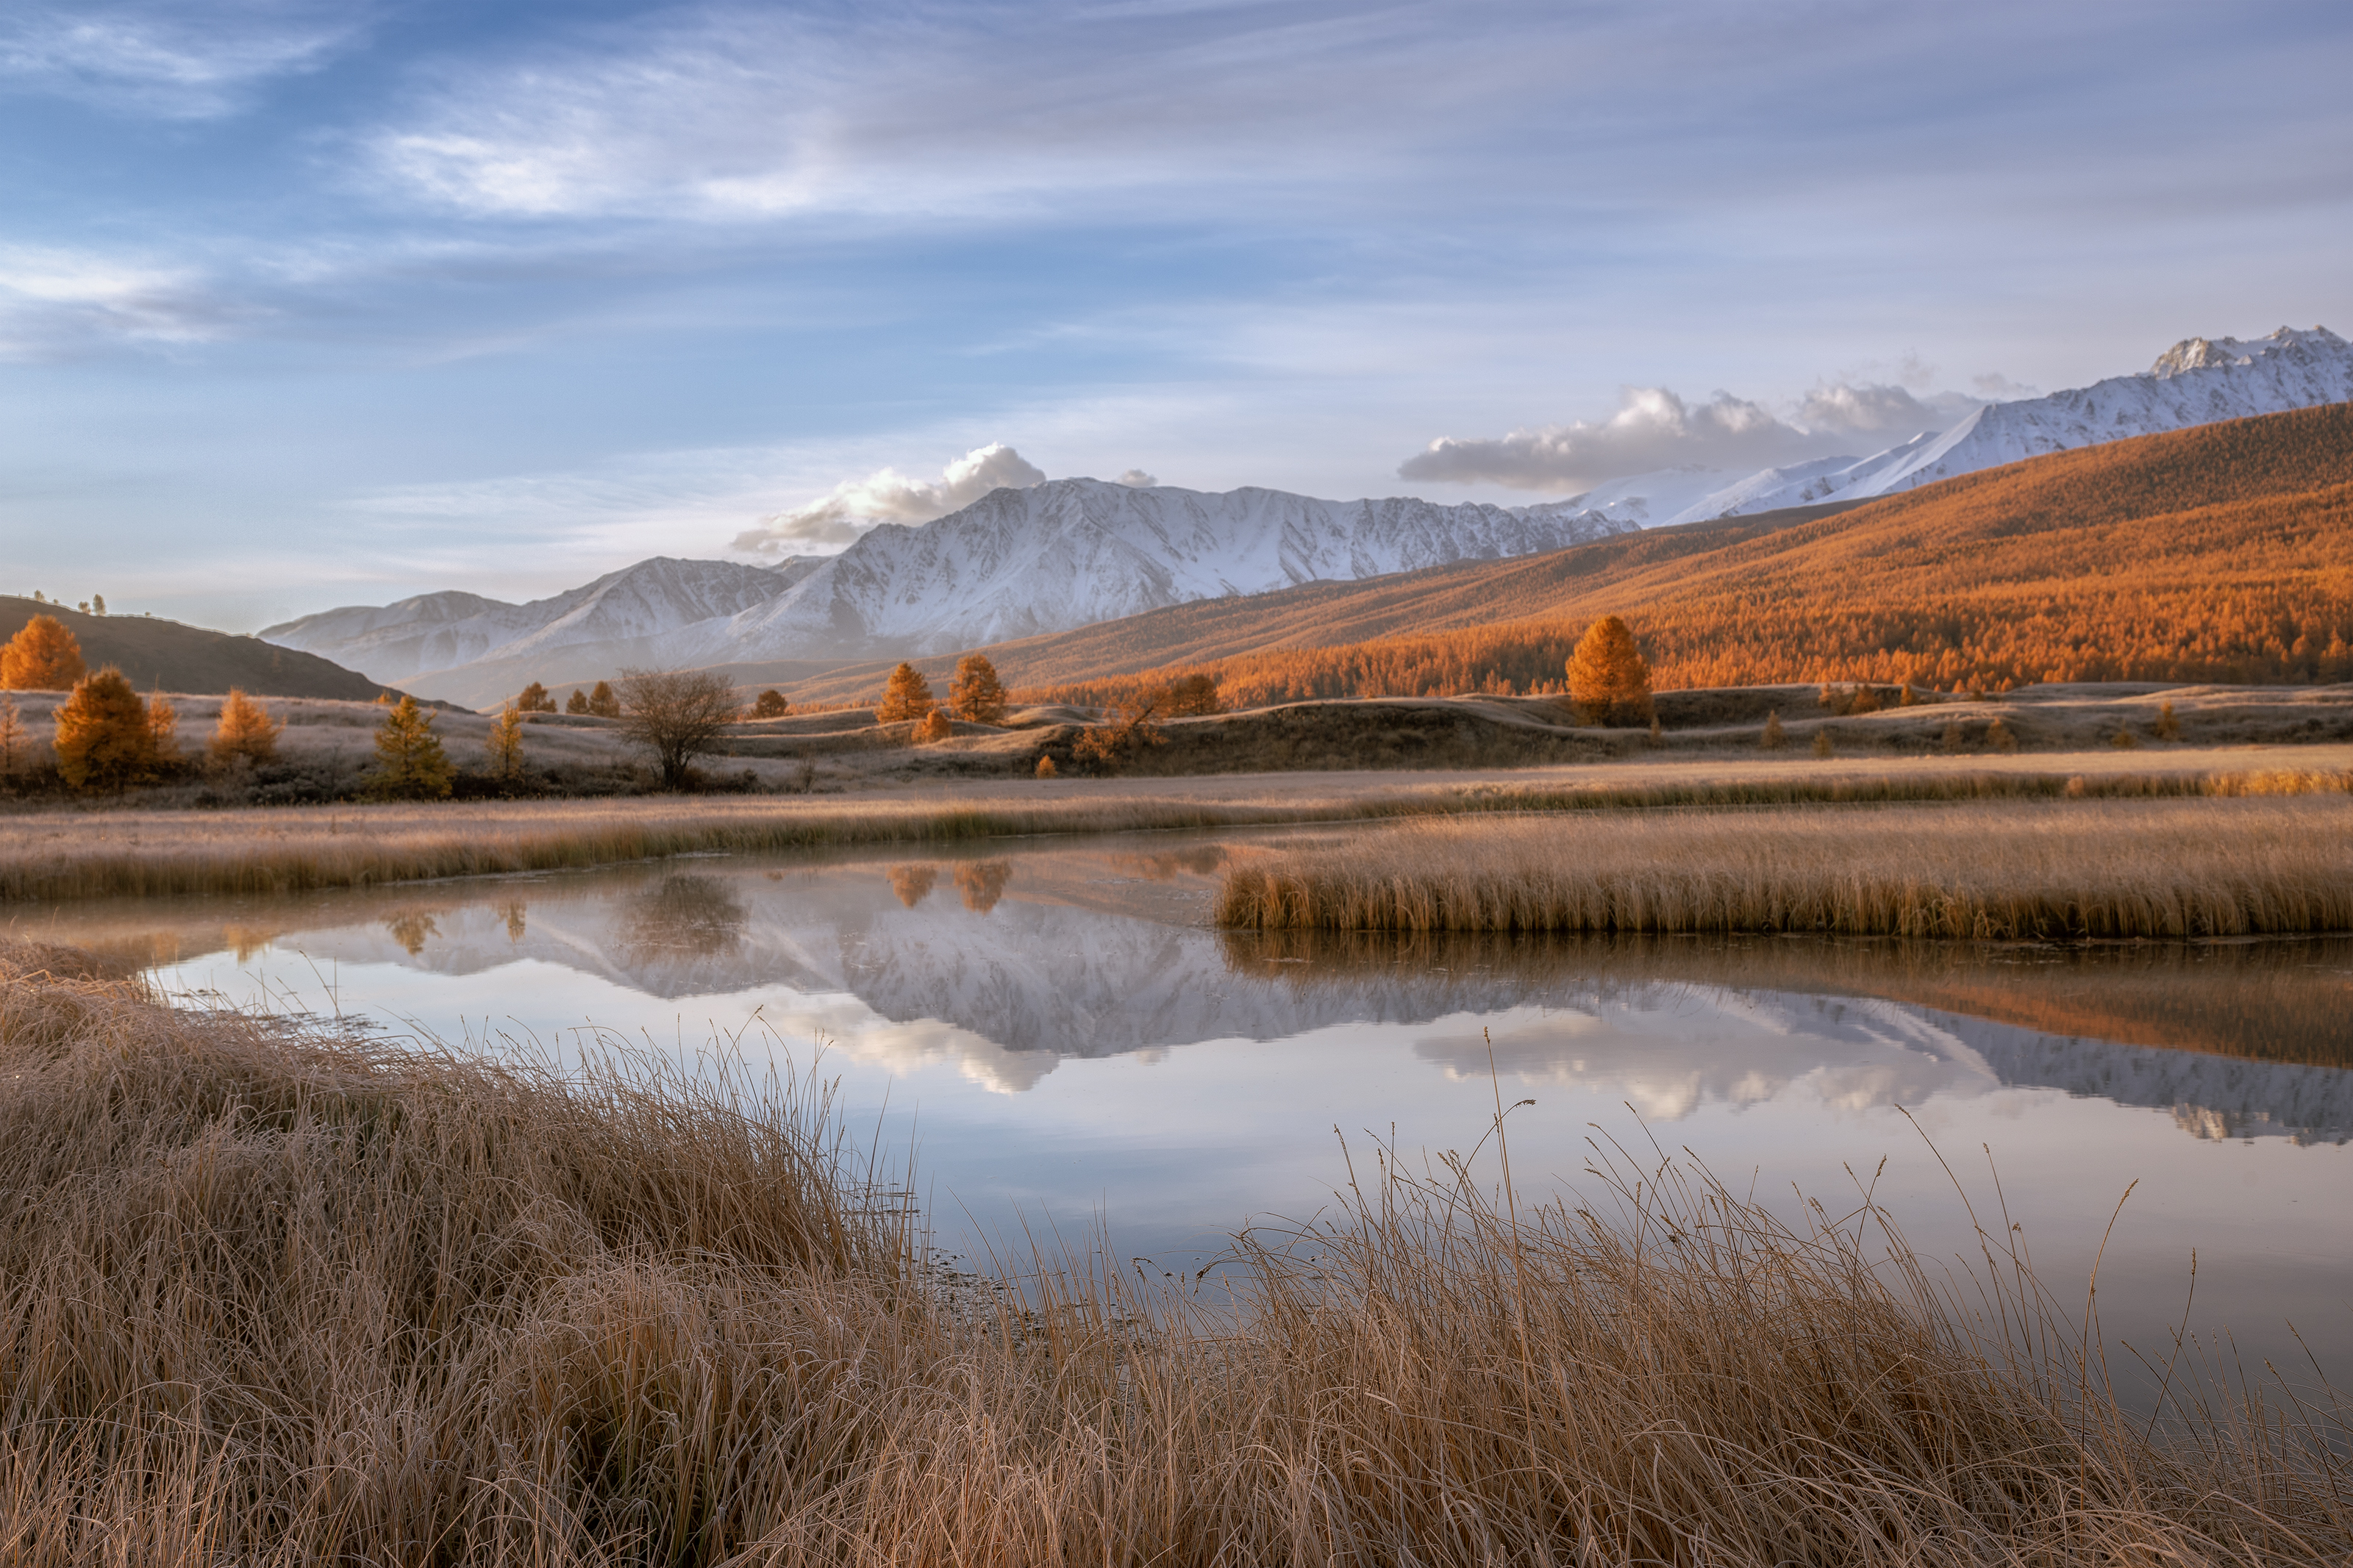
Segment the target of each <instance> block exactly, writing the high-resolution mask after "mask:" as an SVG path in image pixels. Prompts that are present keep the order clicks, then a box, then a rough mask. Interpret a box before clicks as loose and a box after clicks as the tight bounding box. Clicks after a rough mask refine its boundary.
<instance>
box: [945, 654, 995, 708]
mask: <svg viewBox="0 0 2353 1568" xmlns="http://www.w3.org/2000/svg"><path fill="white" fill-rule="evenodd" d="M948 706H949V707H950V708H953V709H955V716H956V717H957V718H959V719H962V720H965V721H966V722H968V723H974V724H1002V723H1004V722H1005V683H1004V682H1003V681H1001V680H999V679H997V666H995V665H993V664H991V663H990V662H989V661H988V656H987V654H985V653H968V654H966V655H965V656H964V658H960V659H958V660H957V661H956V667H955V679H954V680H952V681H950V682H949V683H948Z"/></svg>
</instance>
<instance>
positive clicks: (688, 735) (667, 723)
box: [620, 669, 743, 789]
mask: <svg viewBox="0 0 2353 1568" xmlns="http://www.w3.org/2000/svg"><path fill="white" fill-rule="evenodd" d="M620 708H621V733H622V735H623V736H625V737H626V738H628V740H630V741H631V742H635V743H636V744H638V745H640V746H643V747H644V748H645V749H646V750H647V751H649V752H652V753H653V758H654V764H655V766H656V767H658V768H659V769H660V770H661V781H662V787H663V788H664V789H684V788H685V787H686V786H687V784H689V783H690V782H691V780H690V779H689V777H688V773H689V770H690V769H691V766H692V764H693V763H694V759H695V758H697V757H707V756H712V755H715V754H717V752H718V751H719V738H720V736H721V734H722V733H723V732H724V731H725V730H726V728H727V726H728V725H730V724H733V722H735V721H736V718H737V716H738V715H739V714H740V713H741V712H742V711H743V710H742V707H741V705H740V704H739V703H738V702H737V700H736V698H735V688H734V687H733V686H732V685H731V684H729V682H728V680H727V678H726V677H725V676H723V675H717V674H713V673H712V671H710V670H707V669H625V670H623V671H621V691H620Z"/></svg>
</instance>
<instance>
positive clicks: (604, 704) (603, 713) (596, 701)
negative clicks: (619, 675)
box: [588, 680, 621, 719]
mask: <svg viewBox="0 0 2353 1568" xmlns="http://www.w3.org/2000/svg"><path fill="white" fill-rule="evenodd" d="M588 711H589V712H591V713H593V714H595V715H596V717H597V718H599V719H617V718H619V717H620V716H621V700H620V699H619V698H617V697H616V696H614V695H613V683H612V682H611V681H609V680H600V681H598V682H597V683H596V689H594V690H592V691H590V692H589V693H588Z"/></svg>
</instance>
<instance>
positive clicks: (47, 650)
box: [0, 616, 84, 691]
mask: <svg viewBox="0 0 2353 1568" xmlns="http://www.w3.org/2000/svg"><path fill="white" fill-rule="evenodd" d="M83 673H84V666H83V664H82V661H81V644H80V642H79V641H78V640H77V639H76V638H75V637H74V635H73V633H71V632H70V631H68V630H67V629H66V624H65V623H64V622H63V621H61V620H59V619H58V618H57V617H56V616H34V617H33V618H32V619H31V620H29V621H26V623H25V629H24V630H22V631H20V632H18V633H17V634H16V636H15V637H10V638H9V639H8V642H7V645H6V646H5V647H0V688H5V689H7V690H10V691H66V690H69V689H71V688H72V686H73V684H74V682H75V681H77V680H79V679H81V678H82V675H83Z"/></svg>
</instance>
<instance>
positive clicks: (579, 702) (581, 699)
mask: <svg viewBox="0 0 2353 1568" xmlns="http://www.w3.org/2000/svg"><path fill="white" fill-rule="evenodd" d="M564 710H565V712H566V713H586V712H587V711H588V694H587V693H586V692H585V691H583V690H581V689H579V688H578V687H576V686H575V687H574V688H573V689H572V695H571V696H570V697H569V698H567V699H566V700H565V704H564Z"/></svg>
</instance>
